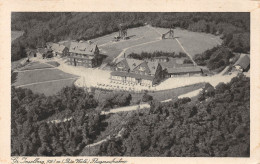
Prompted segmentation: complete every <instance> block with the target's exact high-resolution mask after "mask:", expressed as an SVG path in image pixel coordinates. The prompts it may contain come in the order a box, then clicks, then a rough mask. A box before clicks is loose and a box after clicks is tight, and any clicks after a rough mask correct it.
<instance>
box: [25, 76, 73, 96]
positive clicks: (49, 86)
mask: <svg viewBox="0 0 260 164" xmlns="http://www.w3.org/2000/svg"><path fill="white" fill-rule="evenodd" d="M75 80H76V79H66V80H61V81H53V82H46V83H40V84H33V85H28V86H25V87H23V88H28V89H31V90H32V91H33V92H34V93H43V94H45V95H46V96H52V95H55V94H56V93H58V92H59V91H60V90H61V89H62V88H64V87H67V86H72V85H73V84H74V82H75Z"/></svg>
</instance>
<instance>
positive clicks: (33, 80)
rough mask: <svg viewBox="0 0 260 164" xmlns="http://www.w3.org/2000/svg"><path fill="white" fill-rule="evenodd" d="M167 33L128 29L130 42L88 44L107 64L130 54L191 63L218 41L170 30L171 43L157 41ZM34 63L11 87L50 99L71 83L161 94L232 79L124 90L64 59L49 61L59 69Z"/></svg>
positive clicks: (183, 80)
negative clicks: (181, 56)
mask: <svg viewBox="0 0 260 164" xmlns="http://www.w3.org/2000/svg"><path fill="white" fill-rule="evenodd" d="M168 30H169V29H163V28H154V27H151V26H143V27H139V28H132V29H129V30H128V36H129V38H130V39H128V40H120V41H118V42H113V41H112V40H113V36H115V35H117V33H112V34H110V35H106V36H103V37H99V38H96V39H93V40H92V41H93V42H96V43H97V44H98V46H99V48H100V50H101V53H102V54H105V55H107V56H108V57H107V59H106V60H107V61H112V60H114V59H116V58H119V57H123V55H124V54H126V55H127V54H129V53H132V52H135V53H139V52H142V51H146V52H154V51H164V52H175V53H178V52H185V53H187V54H188V55H189V57H190V58H191V59H192V57H193V56H194V55H195V54H197V53H201V52H204V51H205V50H207V49H209V48H212V47H214V46H216V45H219V44H220V43H221V39H219V37H218V36H214V35H211V34H205V33H196V32H190V31H186V30H181V29H175V30H174V36H175V38H174V39H164V40H161V34H162V33H165V32H167V31H168ZM34 60H35V61H37V62H34V63H33V64H30V65H27V66H25V67H23V68H21V69H19V70H17V73H18V75H17V79H16V81H15V82H14V83H13V85H14V86H17V87H27V88H31V89H33V91H36V92H40V93H41V92H43V93H45V94H46V95H51V94H53V93H55V92H57V91H58V90H59V89H61V88H62V87H64V86H68V85H72V84H73V83H74V82H75V83H74V84H75V85H76V86H79V87H96V88H103V89H115V88H116V89H119V90H125V91H127V90H128V91H129V90H132V91H142V90H151V91H163V90H169V89H174V88H179V87H184V86H186V85H193V84H198V83H204V82H209V83H211V84H212V85H214V86H215V85H216V84H218V83H219V82H228V81H229V80H230V79H231V78H232V77H233V76H228V75H226V76H211V77H201V76H198V77H176V78H169V79H166V80H165V81H163V82H161V84H159V85H158V86H156V87H144V86H125V85H123V84H111V82H110V71H108V70H102V69H98V68H85V67H81V66H78V67H74V66H71V65H68V64H66V62H65V60H66V59H62V58H54V59H50V60H51V61H56V62H58V63H59V64H60V65H52V64H49V63H48V62H49V61H48V60H46V59H44V60H43V59H37V58H36V59H34ZM47 88H49V89H47ZM197 89H198V88H197Z"/></svg>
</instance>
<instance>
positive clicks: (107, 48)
mask: <svg viewBox="0 0 260 164" xmlns="http://www.w3.org/2000/svg"><path fill="white" fill-rule="evenodd" d="M167 31H169V29H166V28H155V27H150V26H143V27H138V28H131V29H128V32H127V33H128V36H129V39H127V40H120V41H117V42H115V41H113V37H114V36H117V35H118V32H115V33H112V34H109V35H105V36H102V37H99V38H96V39H93V40H92V41H93V42H95V43H97V44H98V46H99V48H100V50H101V53H102V54H104V55H107V56H108V58H110V59H108V60H107V61H111V60H112V59H113V58H115V57H117V56H118V55H119V54H120V53H121V52H122V51H125V54H126V55H127V54H130V53H132V52H134V53H141V52H154V51H164V52H176V53H179V52H184V51H183V48H184V49H185V50H186V52H188V53H189V54H190V55H191V56H192V57H193V56H194V55H195V54H198V53H202V52H204V51H206V50H208V49H210V48H213V47H215V46H217V45H220V44H221V42H222V40H221V39H220V37H219V36H214V35H212V34H206V33H199V32H192V31H187V30H183V29H180V28H176V29H174V37H175V38H174V39H170V38H168V39H164V40H161V34H163V33H166V32H167ZM177 40H178V41H179V42H178V41H177ZM180 44H181V45H182V47H183V48H182V47H181V45H180Z"/></svg>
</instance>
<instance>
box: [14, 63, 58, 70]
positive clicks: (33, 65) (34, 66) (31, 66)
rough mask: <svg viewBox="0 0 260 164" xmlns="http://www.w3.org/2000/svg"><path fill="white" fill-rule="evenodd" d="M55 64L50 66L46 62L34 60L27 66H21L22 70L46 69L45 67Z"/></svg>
mask: <svg viewBox="0 0 260 164" xmlns="http://www.w3.org/2000/svg"><path fill="white" fill-rule="evenodd" d="M53 67H54V66H50V65H48V64H45V63H39V62H32V63H29V64H27V65H26V66H24V67H22V68H20V69H19V70H20V71H24V70H35V69H44V68H53Z"/></svg>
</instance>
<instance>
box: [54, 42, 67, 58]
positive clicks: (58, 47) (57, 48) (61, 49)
mask: <svg viewBox="0 0 260 164" xmlns="http://www.w3.org/2000/svg"><path fill="white" fill-rule="evenodd" d="M51 49H52V53H53V55H54V56H59V57H64V56H68V55H69V49H68V48H67V47H65V46H64V45H62V44H59V43H53V44H52V46H51Z"/></svg>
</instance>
